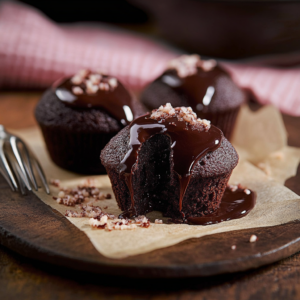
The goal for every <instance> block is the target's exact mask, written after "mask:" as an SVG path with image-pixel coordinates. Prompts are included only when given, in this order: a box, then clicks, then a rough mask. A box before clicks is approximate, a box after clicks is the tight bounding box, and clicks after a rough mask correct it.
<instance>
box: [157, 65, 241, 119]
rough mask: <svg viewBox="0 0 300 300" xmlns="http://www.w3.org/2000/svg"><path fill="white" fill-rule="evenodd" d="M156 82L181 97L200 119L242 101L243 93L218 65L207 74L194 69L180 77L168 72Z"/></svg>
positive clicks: (174, 72)
mask: <svg viewBox="0 0 300 300" xmlns="http://www.w3.org/2000/svg"><path fill="white" fill-rule="evenodd" d="M156 81H158V82H162V83H163V84H165V85H167V86H168V87H169V88H171V89H172V90H173V91H174V92H175V93H176V94H177V95H181V97H183V98H184V99H185V101H186V102H187V105H188V106H191V107H192V109H193V111H194V112H196V114H197V115H198V116H199V117H200V118H206V117H207V116H206V115H205V114H207V113H211V112H216V111H226V110H229V109H233V108H235V107H237V106H239V105H240V103H242V102H243V101H244V99H245V95H244V93H243V92H242V91H241V90H240V89H239V88H238V87H237V86H235V84H234V83H233V82H232V79H231V78H230V76H229V75H228V73H227V72H226V71H225V70H223V69H222V68H221V67H220V66H218V65H217V66H215V67H213V68H212V69H211V70H209V71H204V70H202V69H201V68H200V67H198V68H197V72H196V74H194V75H190V76H186V77H180V76H178V74H177V71H176V70H174V69H169V70H166V71H165V72H164V73H163V74H162V75H161V76H160V77H159V78H158V79H156Z"/></svg>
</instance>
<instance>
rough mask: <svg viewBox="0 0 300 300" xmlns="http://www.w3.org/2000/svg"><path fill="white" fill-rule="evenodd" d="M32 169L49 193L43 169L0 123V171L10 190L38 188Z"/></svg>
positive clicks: (24, 146) (17, 138) (20, 142)
mask: <svg viewBox="0 0 300 300" xmlns="http://www.w3.org/2000/svg"><path fill="white" fill-rule="evenodd" d="M34 170H35V171H36V173H38V175H39V177H40V179H41V182H42V184H43V186H44V188H45V191H46V193H47V194H49V193H50V191H49V187H48V184H47V180H46V176H45V174H44V171H43V169H42V167H41V165H40V163H39V162H38V160H37V159H36V157H35V156H34V155H33V153H32V152H31V151H30V150H29V148H28V147H27V146H26V144H25V143H24V142H23V141H22V140H21V139H20V138H19V137H17V136H15V135H12V134H10V133H8V132H7V131H6V130H5V128H4V126H3V125H0V173H1V174H2V176H3V177H4V178H5V180H6V181H7V183H8V184H9V186H10V187H11V189H12V191H14V192H20V193H21V194H22V195H25V194H26V191H27V190H28V191H32V188H34V189H35V190H36V191H37V190H38V184H37V180H36V176H35V174H34Z"/></svg>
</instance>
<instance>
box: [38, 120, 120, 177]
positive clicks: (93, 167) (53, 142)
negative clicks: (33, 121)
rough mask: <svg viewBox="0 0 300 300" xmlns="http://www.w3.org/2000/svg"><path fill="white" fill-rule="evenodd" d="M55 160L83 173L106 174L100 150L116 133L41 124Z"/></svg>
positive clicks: (49, 150)
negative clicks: (72, 129)
mask: <svg viewBox="0 0 300 300" xmlns="http://www.w3.org/2000/svg"><path fill="white" fill-rule="evenodd" d="M40 127H41V130H42V133H43V136H44V140H45V144H46V147H47V150H48V152H49V155H50V157H51V159H52V160H53V162H54V163H55V164H56V165H58V166H59V167H61V168H63V169H67V170H69V171H72V172H76V173H81V174H91V175H92V174H106V170H105V168H104V166H103V165H102V164H101V161H100V158H99V156H100V152H101V150H102V149H103V148H104V146H105V145H106V144H107V143H108V142H109V141H110V139H111V138H112V137H113V136H115V135H116V132H114V133H88V132H71V131H67V130H63V129H61V128H53V127H49V126H43V125H42V124H40Z"/></svg>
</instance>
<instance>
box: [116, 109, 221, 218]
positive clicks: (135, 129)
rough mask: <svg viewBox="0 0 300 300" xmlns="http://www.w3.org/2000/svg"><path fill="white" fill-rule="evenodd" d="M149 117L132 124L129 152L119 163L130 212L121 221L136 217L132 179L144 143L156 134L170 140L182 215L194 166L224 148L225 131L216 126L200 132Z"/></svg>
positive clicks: (171, 119) (171, 121) (179, 123)
mask: <svg viewBox="0 0 300 300" xmlns="http://www.w3.org/2000/svg"><path fill="white" fill-rule="evenodd" d="M149 116H150V115H149V114H148V115H145V116H141V117H139V118H137V119H136V120H134V121H133V122H132V123H131V124H130V142H129V145H130V150H129V151H128V152H127V153H126V155H125V157H124V159H123V160H122V162H121V163H120V173H121V174H122V175H123V176H125V180H126V184H127V186H128V188H129V191H130V195H131V208H130V210H129V211H128V212H125V213H123V214H122V215H120V217H129V216H132V214H134V193H133V187H132V175H133V174H134V167H135V165H136V163H137V161H138V154H139V150H140V149H141V146H142V144H143V143H144V142H145V141H147V140H148V139H150V138H151V137H152V136H154V135H155V134H164V135H167V136H169V137H170V139H171V143H172V146H171V148H172V157H173V161H174V171H175V172H176V173H177V174H178V177H179V181H180V196H179V199H178V201H179V210H180V211H181V209H182V199H183V197H184V194H185V191H186V189H187V186H188V184H189V181H190V176H191V170H192V168H193V166H194V164H195V163H196V162H197V161H198V160H199V159H201V158H202V157H203V156H204V155H205V154H206V153H207V152H211V151H214V150H216V149H217V148H218V147H219V146H220V144H221V139H222V137H223V134H222V131H221V130H220V129H218V128H217V127H215V126H213V125H212V126H211V127H210V129H209V130H208V131H204V130H203V131H200V130H199V129H195V128H193V127H192V126H191V125H189V124H187V123H186V122H185V121H179V120H178V118H177V117H172V118H168V119H162V120H160V121H157V120H154V119H151V118H150V117H149ZM183 217H184V216H183Z"/></svg>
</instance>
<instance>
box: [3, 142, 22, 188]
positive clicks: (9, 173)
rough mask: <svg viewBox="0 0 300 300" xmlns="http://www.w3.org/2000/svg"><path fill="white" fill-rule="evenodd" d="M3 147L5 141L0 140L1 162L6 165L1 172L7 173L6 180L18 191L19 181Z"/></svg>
mask: <svg viewBox="0 0 300 300" xmlns="http://www.w3.org/2000/svg"><path fill="white" fill-rule="evenodd" d="M3 147H4V141H3V140H0V159H1V162H2V164H3V167H4V169H3V172H1V173H4V174H5V173H6V176H5V175H4V177H5V179H6V181H8V183H9V185H10V187H12V190H13V191H16V190H18V185H17V182H16V180H15V177H14V175H13V172H12V170H11V168H10V166H9V164H8V161H7V159H6V156H5V154H4V151H3Z"/></svg>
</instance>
